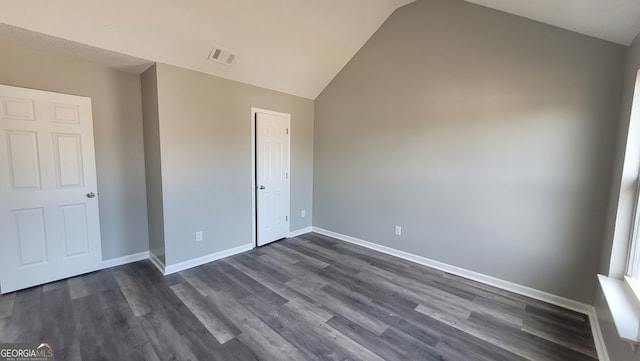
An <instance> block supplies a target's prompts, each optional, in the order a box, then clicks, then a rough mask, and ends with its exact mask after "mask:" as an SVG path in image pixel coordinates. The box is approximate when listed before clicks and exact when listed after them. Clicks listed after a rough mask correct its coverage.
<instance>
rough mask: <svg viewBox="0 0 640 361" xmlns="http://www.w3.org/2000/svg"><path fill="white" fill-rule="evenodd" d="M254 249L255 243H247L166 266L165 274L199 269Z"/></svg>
mask: <svg viewBox="0 0 640 361" xmlns="http://www.w3.org/2000/svg"><path fill="white" fill-rule="evenodd" d="M253 248H255V244H253V242H252V243H247V244H243V245H242V246H238V247H234V248H230V249H225V250H224V251H220V252H216V253H212V254H209V255H206V256H202V257H198V258H194V259H190V260H188V261H184V262H180V263H176V264H172V265H169V266H164V272H163V274H164V275H165V276H166V275H170V274H172V273H176V272H180V271H184V270H186V269H189V268H193V267H197V266H200V265H203V264H205V263H209V262H213V261H216V260H219V259H221V258H225V257H229V256H233V255H234V254H238V253H242V252H246V251H249V250H251V249H253Z"/></svg>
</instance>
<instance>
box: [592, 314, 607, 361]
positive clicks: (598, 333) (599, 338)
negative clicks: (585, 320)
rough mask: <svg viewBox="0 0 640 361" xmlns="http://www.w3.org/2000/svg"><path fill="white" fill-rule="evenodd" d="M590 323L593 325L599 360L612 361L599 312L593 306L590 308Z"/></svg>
mask: <svg viewBox="0 0 640 361" xmlns="http://www.w3.org/2000/svg"><path fill="white" fill-rule="evenodd" d="M589 307H590V310H589V313H588V315H589V323H590V324H591V333H593V342H594V343H595V344H596V352H598V360H600V361H610V359H609V353H608V352H607V345H606V344H605V342H604V336H603V335H602V329H601V328H600V322H599V321H598V312H597V311H596V308H595V307H593V306H589Z"/></svg>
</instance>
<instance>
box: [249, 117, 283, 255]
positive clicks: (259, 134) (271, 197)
mask: <svg viewBox="0 0 640 361" xmlns="http://www.w3.org/2000/svg"><path fill="white" fill-rule="evenodd" d="M255 121H256V185H257V188H258V189H257V197H256V199H257V200H256V209H257V239H258V245H259V246H262V245H265V244H267V243H270V242H273V241H276V240H278V239H281V238H285V237H287V236H288V235H289V125H290V118H289V115H288V114H281V113H273V112H261V111H258V112H256V118H255Z"/></svg>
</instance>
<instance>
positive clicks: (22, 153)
mask: <svg viewBox="0 0 640 361" xmlns="http://www.w3.org/2000/svg"><path fill="white" fill-rule="evenodd" d="M6 136H7V148H8V149H7V153H8V155H9V173H10V176H11V184H12V186H13V188H14V189H39V188H40V169H39V168H40V167H39V164H40V162H39V160H38V141H37V139H38V138H37V134H36V132H20V131H7V132H6Z"/></svg>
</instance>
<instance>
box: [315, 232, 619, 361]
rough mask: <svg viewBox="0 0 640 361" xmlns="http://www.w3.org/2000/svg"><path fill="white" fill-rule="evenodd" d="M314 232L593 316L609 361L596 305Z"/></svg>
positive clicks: (600, 349)
mask: <svg viewBox="0 0 640 361" xmlns="http://www.w3.org/2000/svg"><path fill="white" fill-rule="evenodd" d="M312 228H313V232H316V233H320V234H323V235H325V236H329V237H332V238H336V239H339V240H341V241H345V242H349V243H353V244H357V245H359V246H362V247H366V248H369V249H373V250H376V251H379V252H382V253H386V254H389V255H392V256H396V257H399V258H402V259H406V260H408V261H412V262H415V263H418V264H421V265H424V266H428V267H432V268H435V269H438V270H441V271H444V272H447V273H451V274H454V275H456V276H460V277H464V278H468V279H470V280H473V281H477V282H480V283H484V284H487V285H489V286H493V287H497V288H500V289H503V290H505V291H509V292H513V293H517V294H520V295H523V296H527V297H531V298H534V299H536V300H540V301H543V302H547V303H551V304H554V305H556V306H560V307H563V308H566V309H569V310H572V311H576V312H580V313H582V314H585V315H587V316H589V322H590V324H591V331H592V333H593V340H594V342H595V345H596V351H597V353H598V358H599V360H600V361H609V356H608V354H607V348H606V346H605V343H604V338H603V336H602V330H601V329H600V324H599V323H598V316H597V314H596V311H595V307H593V306H592V305H588V304H586V303H582V302H578V301H574V300H571V299H568V298H565V297H561V296H558V295H554V294H551V293H548V292H544V291H540V290H537V289H535V288H531V287H527V286H523V285H520V284H517V283H513V282H509V281H505V280H503V279H500V278H496V277H492V276H488V275H485V274H482V273H479V272H475V271H471V270H468V269H465V268H461V267H457V266H452V265H449V264H446V263H443V262H440V261H436V260H432V259H429V258H426V257H422V256H418V255H415V254H413V253H409V252H405V251H400V250H397V249H394V248H391V247H387V246H382V245H379V244H377V243H372V242H368V241H365V240H362V239H358V238H355V237H351V236H347V235H344V234H340V233H337V232H333V231H329V230H326V229H322V228H318V227H312Z"/></svg>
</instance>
